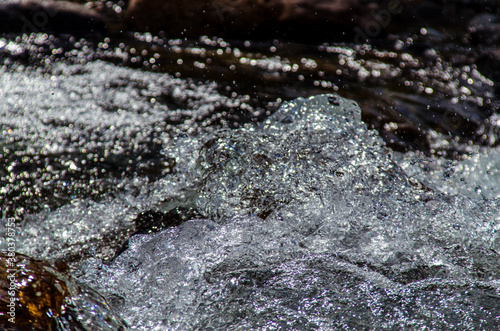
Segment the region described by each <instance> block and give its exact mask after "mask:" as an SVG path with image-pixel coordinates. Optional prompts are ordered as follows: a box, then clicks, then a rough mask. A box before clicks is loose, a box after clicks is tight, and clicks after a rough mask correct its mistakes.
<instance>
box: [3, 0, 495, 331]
mask: <svg viewBox="0 0 500 331" xmlns="http://www.w3.org/2000/svg"><path fill="white" fill-rule="evenodd" d="M12 2H14V1H12ZM73 2H79V3H83V2H85V3H87V5H89V4H93V5H96V6H97V5H103V4H104V3H105V4H106V6H108V7H110V8H119V10H118V12H121V10H122V9H121V8H122V7H121V6H124V5H125V4H126V3H128V1H121V0H120V1H114V0H113V1H101V0H96V1H80V0H77V1H73ZM227 2H228V3H233V1H227ZM260 2H261V1H259V3H260ZM362 2H366V1H360V3H362ZM459 2H460V1H455V2H453V1H447V2H443V3H459ZM485 2H488V3H492V4H496V2H495V1H485ZM26 3H28V2H26ZM172 3H182V2H175V1H172ZM264 3H265V2H264ZM380 3H383V2H380ZM384 3H385V2H384ZM405 3H408V7H411V6H409V4H410V3H411V1H408V2H405ZM419 3H420V2H419ZM429 3H434V2H429V1H422V6H423V7H422V8H424V9H425V8H426V7H427V5H428V4H429ZM436 3H437V2H436ZM463 3H469V1H465V0H464V1H463ZM120 4H121V5H120ZM87 7H88V6H87ZM78 8H81V6H80V7H78ZM408 9H411V8H408ZM476 10H477V9H476ZM498 10H500V9H498ZM483 11H484V10H482V9H481V10H480V11H479V12H474V11H472V13H473V14H474V13H475V14H474V15H472V14H470V17H469V16H463V17H461V18H459V19H457V20H456V22H455V23H454V24H452V25H450V26H449V27H448V28H447V29H441V28H442V27H441V26H440V24H441V23H439V21H438V22H437V23H435V24H434V23H433V24H430V25H429V24H427V25H425V24H424V25H421V23H420V21H418V20H417V21H416V22H414V24H410V26H406V25H407V24H406V22H405V18H404V17H405V16H397V17H396V16H394V17H393V19H394V22H395V24H396V25H395V28H393V29H392V30H388V31H386V33H384V34H381V35H380V36H378V37H377V38H374V39H373V40H371V41H370V40H369V41H367V43H364V44H357V43H353V42H352V41H349V40H347V39H345V41H335V38H334V37H332V38H331V40H330V41H329V42H324V43H321V44H319V45H312V44H311V45H307V44H300V43H297V42H294V41H285V40H268V41H257V40H225V39H223V38H219V37H214V36H210V37H209V36H200V37H199V38H198V39H196V38H195V39H188V38H182V39H175V38H177V37H175V36H170V35H169V34H168V33H166V34H165V33H164V32H161V33H159V34H158V35H154V34H152V33H150V32H146V33H139V32H135V31H126V30H124V31H121V30H120V32H118V31H114V32H112V31H111V30H110V31H108V32H107V33H104V32H103V33H104V34H99V33H100V32H99V31H94V32H95V33H94V32H92V33H91V34H88V33H86V32H88V31H84V32H85V34H84V35H85V36H86V37H85V38H83V37H78V36H76V35H71V33H68V32H67V31H64V32H61V31H57V29H56V31H55V32H56V33H55V34H54V35H52V34H50V30H48V31H49V32H47V33H45V32H43V31H39V32H37V33H35V32H34V33H31V34H20V35H17V34H16V33H15V31H14V32H9V31H10V30H6V31H7V32H4V33H0V218H1V223H2V224H1V227H0V307H1V308H0V329H4V328H5V329H8V328H10V329H9V330H25V329H27V328H30V329H34V330H49V329H50V330H96V329H98V330H125V329H132V330H278V329H279V330H461V331H462V330H497V329H500V143H499V142H500V115H499V114H498V109H499V105H500V98H499V95H500V89H499V82H498V80H499V77H500V66H499V64H498V63H500V61H499V60H498V59H500V51H499V50H498V46H497V44H498V41H499V40H500V25H499V24H498V22H500V16H499V15H498V13H499V12H498V11H497V14H492V13H489V12H488V13H486V12H483ZM430 12H435V11H434V10H433V9H432V6H430ZM0 13H1V10H0ZM10 13H11V12H8V14H9V15H10ZM476 14H477V15H476ZM464 15H465V14H464ZM467 15H469V14H467ZM4 17H10V16H4ZM65 17H66V16H61V19H67V17H66V18H65ZM69 17H70V23H72V21H71V16H69ZM464 17H469V18H468V19H467V20H465V19H464ZM430 20H431V21H432V18H431V19H430ZM452 21H453V20H452ZM111 22H113V21H111ZM373 22H374V21H372V23H373ZM398 22H399V23H398ZM464 22H468V23H467V24H465V23H464ZM0 23H1V22H0ZM108 23H109V22H108ZM115 23H116V22H115ZM9 24H10V23H9ZM9 24H7V27H8V28H10V26H8V25H9ZM54 24H55V25H57V24H56V23H54ZM398 24H399V25H398ZM71 25H73V26H76V27H77V26H78V24H71ZM434 25H435V26H434ZM4 29H5V27H4ZM116 29H117V30H118V28H116ZM92 31H93V30H92ZM391 31H392V32H391ZM0 32H1V26H0ZM173 37H174V39H172V38H173ZM345 38H347V37H345ZM332 93H335V94H332ZM337 93H338V94H339V95H337ZM312 95H313V96H312ZM350 99H353V100H350ZM283 101H284V102H283ZM358 105H359V106H358ZM360 108H361V109H362V111H361V109H360ZM9 238H10V239H9ZM9 240H10V241H9ZM12 242H14V243H15V244H12ZM12 245H15V251H16V253H15V254H17V255H16V256H17V260H16V261H17V262H16V263H12V262H9V261H11V260H10V259H9V256H10V255H8V254H9V253H12V252H10V251H12V248H13V246H12ZM12 254H13V253H12ZM4 262H5V263H4ZM9 263H10V264H9ZM9 268H10V269H9ZM12 268H13V269H12ZM9 270H17V271H16V277H17V278H16V281H17V282H18V284H17V287H18V291H17V292H16V294H17V295H18V297H19V300H18V303H17V306H16V309H17V311H16V314H17V315H16V318H17V324H16V325H12V324H8V322H6V320H5V315H4V314H3V310H2V308H4V307H5V305H6V304H7V301H8V300H9V296H10V294H9V296H8V295H7V294H6V293H8V292H7V290H8V289H9V286H11V285H10V283H8V282H7V280H6V279H7V276H8V275H10V274H9V273H10V272H11V271H9ZM12 282H14V281H12Z"/></svg>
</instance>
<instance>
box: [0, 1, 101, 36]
mask: <svg viewBox="0 0 500 331" xmlns="http://www.w3.org/2000/svg"><path fill="white" fill-rule="evenodd" d="M105 31H106V24H105V22H104V18H103V17H102V16H101V15H99V14H98V13H97V12H96V11H94V10H92V9H88V8H85V7H84V6H82V5H79V4H76V3H72V2H65V1H53V0H45V1H41V0H7V1H2V3H0V33H2V32H3V33H5V32H14V33H19V32H21V33H38V32H49V33H50V32H63V33H69V34H73V35H82V36H87V35H93V34H98V33H103V32H105Z"/></svg>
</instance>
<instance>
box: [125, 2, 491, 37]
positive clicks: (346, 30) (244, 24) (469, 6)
mask: <svg viewBox="0 0 500 331" xmlns="http://www.w3.org/2000/svg"><path fill="white" fill-rule="evenodd" d="M485 6H486V7H487V9H488V10H489V11H491V12H494V11H495V10H498V4H497V3H495V2H493V1H486V2H484V3H482V4H481V6H479V5H477V4H475V3H470V2H469V1H453V2H446V1H412V0H389V1H359V0H336V1H328V0H315V1H307V0H271V1H263V0H244V1H230V0H215V1H207V0H199V1H190V2H189V3H188V2H183V1H172V0H171V1H159V0H131V2H130V6H129V8H128V10H127V12H126V15H125V21H126V23H127V24H128V25H129V26H130V27H131V28H132V29H138V30H144V31H158V30H164V31H165V32H167V33H168V34H171V35H183V36H199V35H213V34H215V35H219V36H225V37H252V38H262V39H269V38H272V37H281V38H288V39H295V40H303V41H309V42H310V41H312V40H314V39H331V38H335V39H342V40H349V41H352V40H353V38H354V40H355V42H362V41H363V40H366V39H377V38H380V37H383V36H385V35H386V33H387V32H394V31H399V30H400V29H401V27H402V26H404V27H405V28H407V27H408V25H411V26H415V27H422V26H424V27H426V26H434V25H436V24H439V25H456V26H463V22H464V21H468V20H470V19H471V18H472V17H473V16H474V15H475V13H478V12H481V11H483V10H484V7H485Z"/></svg>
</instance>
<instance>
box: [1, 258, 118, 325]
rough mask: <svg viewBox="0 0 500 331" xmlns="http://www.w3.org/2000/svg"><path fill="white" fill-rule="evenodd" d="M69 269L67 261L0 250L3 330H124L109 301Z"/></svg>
mask: <svg viewBox="0 0 500 331" xmlns="http://www.w3.org/2000/svg"><path fill="white" fill-rule="evenodd" d="M68 271H69V270H68V267H67V266H66V265H65V264H63V263H56V264H54V265H53V264H51V263H49V262H46V261H41V260H36V259H33V258H31V257H28V256H26V255H23V254H19V253H15V252H0V304H1V305H2V310H3V311H5V312H6V313H7V314H0V329H2V330H44V331H46V330H69V327H70V325H71V327H72V328H73V329H75V328H77V329H78V330H92V329H99V330H124V329H125V324H124V322H123V321H122V320H121V319H120V318H119V317H118V316H117V315H116V314H115V313H114V312H113V311H112V310H111V308H110V306H109V305H108V303H107V302H106V300H105V299H104V298H103V297H102V296H101V295H99V294H98V293H97V292H95V291H94V290H92V289H90V288H89V287H87V286H85V285H83V284H80V283H79V282H77V281H75V280H74V279H73V278H72V277H71V276H70V275H69V273H68ZM12 298H14V301H12ZM9 305H11V306H9ZM6 307H7V310H4V309H5V308H6ZM8 313H10V314H8Z"/></svg>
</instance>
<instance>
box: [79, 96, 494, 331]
mask: <svg viewBox="0 0 500 331" xmlns="http://www.w3.org/2000/svg"><path fill="white" fill-rule="evenodd" d="M175 148H176V150H177V153H178V154H177V155H178V157H177V159H176V161H177V166H178V167H179V168H180V169H184V170H183V171H182V173H179V174H177V175H176V174H171V175H168V176H166V177H165V178H164V180H165V181H166V182H168V181H169V180H172V181H175V178H176V176H181V177H183V178H189V175H188V174H193V173H194V172H197V173H198V177H197V178H198V179H197V180H196V184H195V186H196V185H197V186H198V187H199V199H198V208H199V210H200V211H201V212H202V214H204V217H206V218H205V219H203V218H199V219H195V220H190V221H187V222H184V223H182V224H180V225H179V226H176V227H170V228H168V229H165V230H163V231H161V232H158V233H149V234H142V235H136V236H133V237H132V238H131V240H130V242H129V247H128V248H127V249H125V250H124V251H123V252H122V254H121V255H119V256H118V257H117V258H116V259H114V261H113V262H111V263H109V264H103V263H102V262H100V261H99V260H98V259H89V260H87V262H86V263H85V264H84V265H83V266H82V268H81V270H82V274H81V278H80V280H81V281H83V282H86V283H87V284H91V285H92V286H95V287H96V288H98V289H99V290H100V291H101V292H102V293H103V294H105V295H113V296H116V297H122V298H123V299H124V303H123V305H122V306H121V307H120V308H119V312H120V314H121V316H122V317H123V318H124V319H125V320H126V321H127V323H128V324H130V325H131V326H132V327H134V328H139V329H141V328H142V329H149V328H151V329H154V328H158V329H165V328H168V329H177V330H185V329H209V328H213V329H276V328H286V327H288V328H294V329H295V328H296V329H336V328H343V329H348V330H358V329H360V328H375V329H382V330H391V329H409V328H418V329H423V328H440V329H449V330H462V329H495V328H497V327H498V326H500V308H499V307H500V287H499V277H500V273H499V270H500V259H499V258H498V254H499V252H500V237H499V236H498V224H499V222H500V214H499V210H500V203H499V201H498V200H490V201H488V200H481V201H478V200H470V199H468V198H466V197H463V196H449V195H445V194H441V193H437V192H435V191H433V190H432V189H429V188H426V187H425V186H423V185H422V184H420V183H419V182H418V181H416V180H414V179H412V178H411V177H409V176H408V175H407V174H406V173H405V172H404V171H403V170H402V169H401V168H400V167H399V166H398V165H397V164H396V163H394V162H393V161H392V157H391V155H392V154H391V152H390V151H389V150H388V149H386V148H385V147H384V145H383V143H382V141H381V139H380V138H379V137H378V136H377V135H376V133H374V132H372V131H370V130H367V128H366V126H365V124H364V123H363V122H362V121H361V119H360V110H359V107H358V106H357V105H356V104H355V103H353V102H352V101H349V100H346V99H342V98H340V97H337V96H335V95H322V96H316V97H311V98H309V99H297V100H294V101H292V102H290V103H287V104H284V105H283V106H282V107H281V108H280V110H279V111H278V112H277V113H275V114H274V115H273V116H271V117H270V118H269V119H268V120H267V121H266V122H264V123H263V124H262V125H261V126H260V127H258V128H243V129H239V130H233V131H219V132H218V133H214V134H212V135H209V136H206V137H204V138H201V139H200V138H184V139H180V140H179V141H178V142H177V144H176V145H175ZM191 178H193V177H192V175H191ZM457 316H460V318H457Z"/></svg>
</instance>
